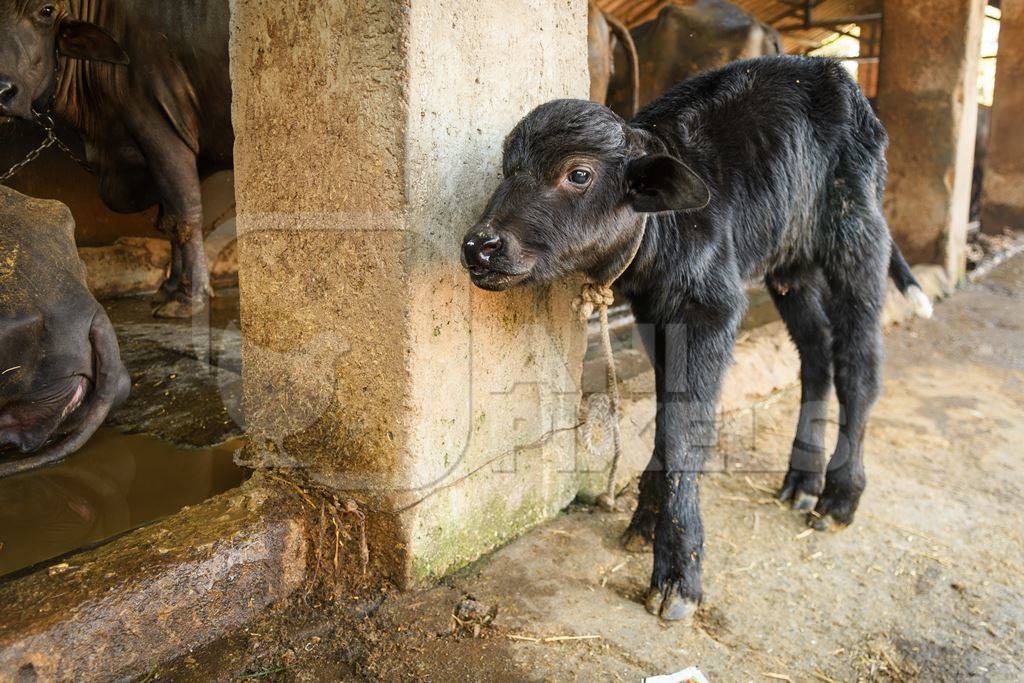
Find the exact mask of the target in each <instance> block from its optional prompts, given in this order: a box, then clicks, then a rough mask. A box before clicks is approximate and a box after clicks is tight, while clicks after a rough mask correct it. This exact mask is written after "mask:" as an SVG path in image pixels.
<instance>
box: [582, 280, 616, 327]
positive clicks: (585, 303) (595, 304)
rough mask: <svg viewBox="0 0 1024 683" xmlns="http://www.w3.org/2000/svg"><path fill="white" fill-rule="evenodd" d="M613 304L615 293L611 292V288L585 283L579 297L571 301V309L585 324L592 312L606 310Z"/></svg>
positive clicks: (594, 283)
mask: <svg viewBox="0 0 1024 683" xmlns="http://www.w3.org/2000/svg"><path fill="white" fill-rule="evenodd" d="M614 302H615V292H613V291H612V288H611V286H609V285H601V284H598V283H596V282H587V283H585V284H584V285H583V288H582V289H581V290H580V293H579V296H577V297H576V298H575V299H573V301H572V307H573V310H574V311H576V312H577V313H578V314H579V316H580V320H582V321H583V322H586V321H587V320H588V319H590V316H592V315H593V314H594V311H599V310H601V309H602V308H604V309H607V308H608V307H609V306H611V305H612V304H613V303H614Z"/></svg>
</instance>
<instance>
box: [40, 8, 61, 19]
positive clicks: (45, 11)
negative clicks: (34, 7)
mask: <svg viewBox="0 0 1024 683" xmlns="http://www.w3.org/2000/svg"><path fill="white" fill-rule="evenodd" d="M56 11H57V8H56V7H54V6H53V5H45V6H43V8H42V9H41V10H39V16H41V17H42V18H43V19H49V18H50V17H52V16H53V14H54V12H56Z"/></svg>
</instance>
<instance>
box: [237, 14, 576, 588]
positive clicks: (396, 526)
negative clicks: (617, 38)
mask: <svg viewBox="0 0 1024 683" xmlns="http://www.w3.org/2000/svg"><path fill="white" fill-rule="evenodd" d="M232 10H233V25H234V32H233V37H232V44H231V52H232V72H233V81H234V83H235V93H234V107H235V111H234V119H235V131H236V136H237V140H238V142H237V145H236V150H235V172H236V194H237V200H238V230H239V240H240V241H239V264H240V287H241V306H242V327H243V332H244V336H245V341H244V347H243V356H244V363H245V401H246V413H247V419H248V428H249V432H250V434H251V435H252V436H253V443H254V447H253V448H251V449H250V453H249V455H250V457H252V458H253V459H254V460H256V461H257V462H263V463H265V464H269V465H274V466H292V465H298V466H301V468H302V471H303V472H304V473H305V475H307V476H313V477H315V478H316V479H318V480H319V481H320V482H321V483H324V484H326V485H328V486H330V487H332V488H335V489H339V490H346V491H349V492H350V493H351V494H353V495H355V496H356V497H359V498H360V499H361V500H362V502H363V503H364V506H366V507H369V508H370V509H374V510H376V512H375V513H374V514H371V515H370V516H369V519H368V523H369V525H370V528H369V533H370V539H371V555H372V556H373V561H374V562H375V563H376V564H377V565H378V568H380V569H382V570H385V571H388V572H390V573H391V574H392V575H394V576H395V577H396V578H398V579H399V580H402V581H408V580H410V579H413V578H417V577H427V576H433V575H437V574H439V573H441V572H443V571H445V570H446V569H449V568H451V567H453V566H456V565H458V564H460V563H464V562H466V561H468V560H471V559H473V558H474V557H476V556H478V555H479V554H480V553H482V552H484V551H486V550H487V549H489V548H491V547H494V545H495V544H497V543H500V542H503V541H504V540H506V539H507V538H508V537H509V536H511V535H513V534H515V533H518V532H519V531H521V530H522V529H523V528H525V527H526V526H527V525H529V524H531V523H533V522H535V521H538V520H539V519H542V518H543V517H545V516H547V515H548V514H551V513H552V512H553V511H555V510H557V509H559V508H561V507H562V506H564V505H565V504H566V503H568V502H569V501H570V500H571V499H572V497H573V495H574V494H575V490H576V482H575V477H576V475H575V473H574V472H573V471H572V467H571V460H572V438H571V434H569V436H568V437H567V438H566V439H565V442H566V444H567V445H566V446H565V448H564V449H562V448H560V447H559V443H558V442H559V439H558V438H557V437H558V435H559V434H561V433H562V432H559V431H558V430H559V429H561V428H563V427H571V426H572V425H574V424H575V420H576V411H577V407H578V401H579V388H578V378H579V375H580V368H581V362H582V351H583V329H582V327H581V326H579V325H578V323H575V322H574V319H573V317H572V313H571V310H570V299H571V287H570V286H569V285H568V284H561V285H557V286H554V287H551V288H548V289H531V290H524V291H520V292H515V293H509V294H485V293H482V292H479V291H474V290H472V289H471V287H470V284H469V281H468V278H466V276H465V275H464V273H463V272H462V270H461V268H460V266H459V262H458V244H459V238H460V236H461V235H462V234H463V233H464V232H465V230H466V229H468V227H469V226H470V225H471V224H472V221H473V219H474V217H475V215H476V214H477V213H478V212H479V210H480V209H481V208H482V202H483V200H484V198H485V196H486V194H487V193H488V192H489V191H490V190H491V189H492V188H493V186H494V185H495V184H496V182H497V178H498V166H499V157H500V144H501V140H502V138H503V136H504V135H505V134H506V133H507V132H508V131H509V130H510V129H511V127H512V125H513V124H514V123H515V121H516V120H517V119H518V118H519V117H521V116H522V115H523V114H525V113H526V112H527V111H528V110H529V109H530V108H531V107H532V106H534V105H536V104H539V103H540V102H542V101H544V100H547V99H550V98H553V97H559V96H562V97H564V96H578V97H585V96H586V94H587V86H588V79H587V68H586V2H585V0H572V1H571V2H562V3H557V4H552V3H548V2H541V1H540V0H496V1H494V2H488V3H478V2H467V1H465V0H442V1H438V2H429V3H425V2H417V3H411V4H410V3H408V2H405V1H403V0H331V1H329V2H323V1H322V0H321V1H320V2H315V3H314V2H309V1H305V0H304V1H302V2H297V3H292V4H286V5H281V4H278V3H264V2H258V1H257V0H234V2H233V3H232ZM563 451H564V452H563ZM566 458H568V459H569V461H570V465H569V466H567V467H566V466H557V465H556V463H555V461H556V460H559V459H562V460H564V459H566ZM510 461H512V462H513V464H509V463H510ZM558 470H568V471H567V472H559V471H558Z"/></svg>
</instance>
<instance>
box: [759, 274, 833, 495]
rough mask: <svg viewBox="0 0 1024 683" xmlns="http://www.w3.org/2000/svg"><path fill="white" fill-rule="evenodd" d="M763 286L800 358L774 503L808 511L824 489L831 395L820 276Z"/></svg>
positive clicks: (785, 278) (783, 277) (786, 278)
mask: <svg viewBox="0 0 1024 683" xmlns="http://www.w3.org/2000/svg"><path fill="white" fill-rule="evenodd" d="M765 284H766V285H767V287H768V291H769V292H770V293H771V297H772V300H773V301H774V302H775V307H776V308H777V309H778V311H779V315H780V316H782V320H783V321H784V322H785V323H786V329H788V330H789V336H790V338H791V339H792V340H793V343H794V344H795V345H796V348H797V351H798V352H799V354H800V385H801V389H800V418H799V422H798V423H797V428H796V437H795V438H794V439H793V448H792V450H791V451H790V456H789V470H788V471H787V472H786V477H785V479H784V480H783V482H782V488H781V489H780V492H779V500H781V501H783V502H786V501H792V502H793V508H794V509H796V510H799V511H801V512H810V511H811V510H813V509H814V507H815V506H816V505H817V504H818V498H819V496H821V492H822V490H823V489H824V488H825V471H826V466H827V463H828V457H827V454H826V452H825V428H826V425H827V420H828V400H829V396H830V394H831V391H832V349H831V343H832V340H831V333H830V331H829V321H828V317H827V316H826V314H825V309H824V308H823V305H822V299H823V296H824V293H825V292H826V288H827V285H826V284H825V280H824V277H823V276H822V274H821V272H820V271H817V270H815V271H810V272H804V273H798V274H789V273H787V274H784V275H779V276H775V277H773V276H771V275H770V276H768V277H767V278H765Z"/></svg>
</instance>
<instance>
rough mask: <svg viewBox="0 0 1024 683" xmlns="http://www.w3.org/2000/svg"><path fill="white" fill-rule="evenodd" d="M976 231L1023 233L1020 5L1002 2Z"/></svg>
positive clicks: (1023, 13) (1023, 25)
mask: <svg viewBox="0 0 1024 683" xmlns="http://www.w3.org/2000/svg"><path fill="white" fill-rule="evenodd" d="M1000 7H1001V8H1002V19H1001V21H1000V26H999V55H998V57H997V60H996V88H995V95H994V97H993V102H992V133H991V136H990V137H989V144H988V157H987V159H986V163H985V183H984V186H983V191H982V210H981V226H982V228H983V229H984V230H985V231H986V232H991V233H998V232H1001V231H1002V229H1003V228H1004V227H1011V228H1015V229H1018V230H1024V0H1003V3H1002V5H1000Z"/></svg>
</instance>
